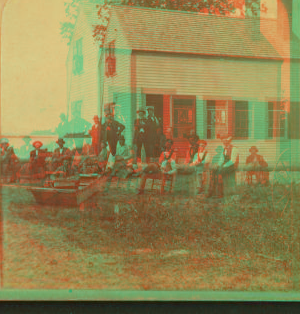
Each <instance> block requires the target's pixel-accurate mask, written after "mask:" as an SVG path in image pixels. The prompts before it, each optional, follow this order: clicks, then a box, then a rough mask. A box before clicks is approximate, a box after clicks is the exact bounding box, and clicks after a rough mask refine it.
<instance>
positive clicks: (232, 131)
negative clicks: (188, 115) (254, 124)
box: [204, 97, 250, 140]
mask: <svg viewBox="0 0 300 314" xmlns="http://www.w3.org/2000/svg"><path fill="white" fill-rule="evenodd" d="M204 100H205V102H206V107H205V108H206V124H205V126H206V138H207V139H209V140H217V139H218V132H216V130H215V134H214V136H212V134H213V131H212V130H213V129H215V125H216V121H214V124H212V123H209V116H211V115H212V113H209V112H214V114H215V112H216V105H218V102H225V108H226V111H225V112H226V113H225V114H226V118H225V119H226V122H225V125H226V124H227V125H226V127H224V131H219V132H221V133H223V132H225V133H226V134H229V135H231V136H232V138H233V139H235V140H245V139H249V136H250V134H249V101H248V100H232V99H229V98H226V97H224V98H220V97H216V98H214V99H212V98H211V97H210V98H206V99H204ZM209 102H213V106H211V109H210V108H209V107H210V105H209ZM238 102H245V103H247V113H248V114H247V136H246V137H242V136H237V135H236V130H237V126H236V124H237V123H236V112H237V110H236V103H238ZM220 105H221V104H220ZM212 107H213V108H212ZM220 110H222V109H220ZM210 122H211V121H210ZM225 129H226V131H225Z"/></svg>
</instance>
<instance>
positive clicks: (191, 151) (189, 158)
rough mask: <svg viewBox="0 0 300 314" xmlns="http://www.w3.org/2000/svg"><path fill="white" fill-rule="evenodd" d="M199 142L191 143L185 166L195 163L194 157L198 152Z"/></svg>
mask: <svg viewBox="0 0 300 314" xmlns="http://www.w3.org/2000/svg"><path fill="white" fill-rule="evenodd" d="M198 147H199V146H198V141H191V143H190V148H189V150H188V151H187V154H186V157H185V162H184V163H185V165H189V164H191V163H193V161H194V157H195V155H196V154H197V152H198Z"/></svg>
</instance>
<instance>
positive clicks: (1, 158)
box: [0, 139, 20, 182]
mask: <svg viewBox="0 0 300 314" xmlns="http://www.w3.org/2000/svg"><path fill="white" fill-rule="evenodd" d="M0 145H1V155H0V165H1V175H4V176H11V177H10V182H15V181H16V179H17V172H18V171H19V170H20V163H19V159H18V157H17V156H16V154H15V152H14V149H13V148H12V147H10V146H9V142H8V139H2V140H1V143H0Z"/></svg>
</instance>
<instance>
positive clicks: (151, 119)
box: [145, 106, 159, 163]
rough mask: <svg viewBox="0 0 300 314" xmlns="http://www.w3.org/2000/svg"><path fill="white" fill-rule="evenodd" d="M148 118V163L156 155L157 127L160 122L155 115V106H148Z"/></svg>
mask: <svg viewBox="0 0 300 314" xmlns="http://www.w3.org/2000/svg"><path fill="white" fill-rule="evenodd" d="M147 111H148V118H147V120H146V126H145V128H146V130H145V151H146V160H147V163H149V162H150V158H153V157H154V148H155V144H156V142H157V129H158V127H159V122H158V120H157V118H156V117H155V116H154V107H153V106H148V107H147Z"/></svg>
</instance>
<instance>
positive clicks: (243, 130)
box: [234, 101, 248, 138]
mask: <svg viewBox="0 0 300 314" xmlns="http://www.w3.org/2000/svg"><path fill="white" fill-rule="evenodd" d="M234 136H235V137H237V138H248V102H247V101H236V102H235V134H234Z"/></svg>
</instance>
